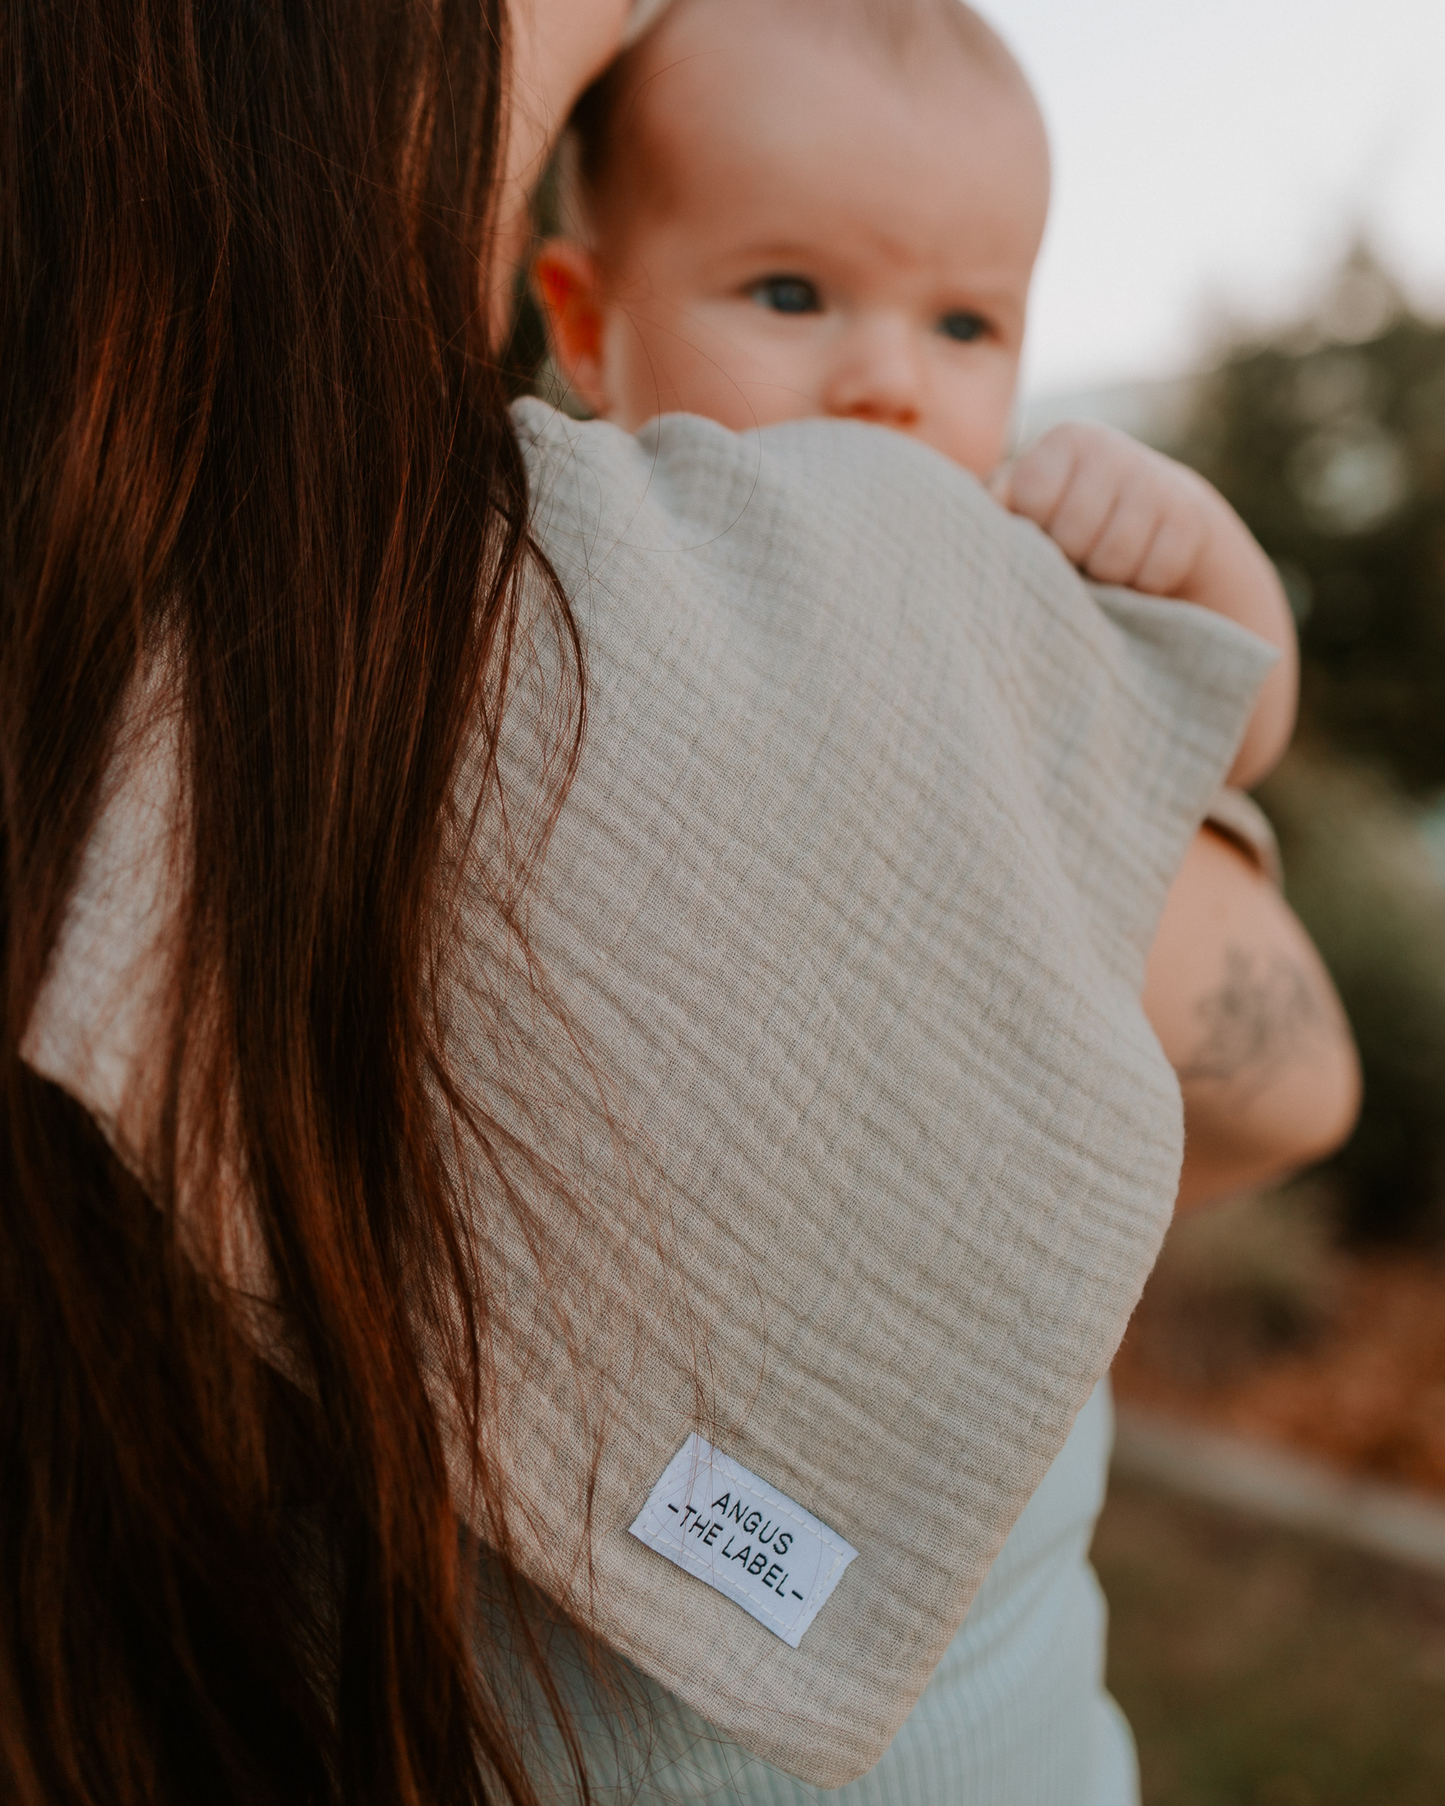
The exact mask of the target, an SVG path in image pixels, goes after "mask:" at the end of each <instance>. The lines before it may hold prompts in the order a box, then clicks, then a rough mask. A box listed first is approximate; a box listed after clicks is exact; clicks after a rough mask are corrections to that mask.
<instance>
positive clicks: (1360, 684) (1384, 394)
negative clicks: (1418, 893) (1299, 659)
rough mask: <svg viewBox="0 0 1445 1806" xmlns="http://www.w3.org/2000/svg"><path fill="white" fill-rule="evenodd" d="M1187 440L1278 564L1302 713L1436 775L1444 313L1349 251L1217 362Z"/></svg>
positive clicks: (1443, 773) (1444, 648)
mask: <svg viewBox="0 0 1445 1806" xmlns="http://www.w3.org/2000/svg"><path fill="white" fill-rule="evenodd" d="M1181 450H1182V455H1183V456H1184V458H1185V460H1186V461H1187V462H1188V463H1191V464H1193V465H1194V466H1195V467H1196V468H1197V469H1199V470H1201V471H1202V472H1203V473H1204V474H1205V475H1206V476H1207V477H1209V479H1210V480H1211V481H1212V482H1213V483H1215V484H1216V485H1217V487H1218V488H1220V489H1221V490H1222V491H1223V492H1224V494H1225V495H1226V496H1227V497H1228V498H1229V500H1230V501H1231V502H1232V503H1233V504H1234V506H1235V507H1236V508H1237V509H1238V510H1239V512H1240V513H1241V514H1242V515H1243V516H1244V518H1245V520H1246V521H1247V522H1248V523H1249V525H1250V527H1251V528H1252V529H1253V530H1254V532H1255V534H1256V536H1257V537H1258V538H1259V540H1260V542H1261V544H1262V545H1263V546H1264V548H1265V550H1266V551H1267V552H1268V553H1269V554H1270V556H1271V557H1272V558H1273V559H1275V561H1276V563H1277V564H1278V565H1279V566H1280V569H1281V572H1282V574H1283V575H1284V577H1285V580H1286V586H1287V587H1288V589H1289V590H1290V592H1291V599H1292V601H1293V602H1294V604H1295V607H1296V611H1297V614H1298V616H1299V620H1300V639H1301V651H1302V653H1303V656H1304V694H1303V699H1302V701H1303V715H1304V719H1305V721H1306V723H1307V724H1309V725H1310V726H1311V727H1313V728H1314V729H1315V730H1317V731H1318V732H1319V733H1321V734H1323V735H1324V736H1326V737H1327V738H1328V740H1329V741H1330V742H1331V744H1333V745H1334V746H1335V747H1336V748H1338V749H1339V750H1341V751H1348V752H1351V753H1354V754H1357V755H1362V756H1364V757H1367V758H1369V759H1379V760H1384V761H1385V762H1386V763H1387V764H1388V765H1389V767H1390V769H1391V770H1392V771H1393V773H1394V774H1395V776H1396V777H1397V779H1398V780H1399V781H1400V782H1401V783H1402V784H1404V785H1406V786H1408V787H1409V788H1411V789H1429V788H1433V787H1436V786H1439V785H1442V784H1445V326H1441V325H1437V324H1432V323H1429V322H1427V321H1424V320H1422V319H1420V318H1418V317H1416V316H1415V315H1413V314H1412V313H1411V312H1410V311H1409V309H1408V308H1407V307H1406V306H1405V304H1404V302H1403V300H1402V298H1401V296H1400V294H1399V292H1398V290H1397V289H1396V288H1395V287H1394V285H1393V284H1392V282H1391V281H1390V279H1389V277H1388V276H1387V275H1386V274H1385V273H1384V271H1383V270H1381V268H1380V267H1379V265H1378V264H1377V263H1376V262H1375V261H1374V260H1373V259H1372V258H1371V257H1370V255H1369V254H1368V253H1367V252H1365V251H1362V250H1357V251H1356V252H1354V253H1353V254H1352V255H1351V257H1350V258H1349V259H1348V260H1347V261H1346V263H1345V265H1344V267H1343V268H1342V270H1341V271H1340V273H1339V275H1338V277H1337V279H1336V282H1335V284H1334V286H1333V288H1332V290H1331V291H1330V293H1329V294H1328V295H1327V296H1326V298H1325V301H1324V303H1323V305H1322V306H1321V307H1320V309H1319V310H1318V312H1317V314H1316V315H1315V317H1314V318H1312V319H1311V320H1310V321H1308V322H1306V323H1305V324H1304V325H1303V326H1301V327H1299V328H1297V329H1296V330H1295V331H1293V332H1291V333H1288V334H1285V335H1282V336H1281V337H1279V338H1278V339H1276V340H1274V341H1273V342H1271V343H1268V344H1264V345H1250V346H1244V347H1241V348H1240V349H1238V350H1237V351H1235V352H1234V353H1233V354H1231V355H1230V356H1229V357H1227V358H1226V359H1225V360H1224V362H1223V363H1222V364H1221V366H1220V367H1219V369H1218V370H1217V372H1216V373H1215V375H1214V376H1213V377H1212V378H1211V379H1210V380H1209V381H1208V382H1206V383H1205V384H1204V385H1203V388H1202V390H1201V393H1200V397H1199V405H1198V407H1197V410H1196V413H1195V418H1194V420H1193V422H1192V424H1191V426H1190V429H1189V431H1188V433H1187V436H1186V440H1185V443H1184V445H1183V447H1182V448H1181Z"/></svg>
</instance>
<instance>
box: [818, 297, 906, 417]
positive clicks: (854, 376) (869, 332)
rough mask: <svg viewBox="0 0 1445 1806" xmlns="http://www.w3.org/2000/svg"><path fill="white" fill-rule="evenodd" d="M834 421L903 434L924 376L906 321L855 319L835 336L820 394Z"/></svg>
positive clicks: (888, 318)
mask: <svg viewBox="0 0 1445 1806" xmlns="http://www.w3.org/2000/svg"><path fill="white" fill-rule="evenodd" d="M823 406H824V409H825V410H826V411H827V412H828V413H829V414H831V415H833V416H835V417H836V418H838V419H847V420H872V421H876V422H877V423H878V424H879V425H880V426H892V427H899V428H902V429H903V430H904V431H907V430H908V429H909V428H910V427H913V426H916V425H917V424H918V421H919V418H920V417H921V414H922V409H923V372H922V369H921V365H920V359H919V355H918V349H917V346H916V345H915V343H914V335H913V331H912V329H911V326H910V324H909V323H908V322H907V321H904V320H900V319H895V318H892V317H887V316H884V317H874V318H870V319H863V320H859V321H857V322H856V323H855V324H854V325H852V326H851V327H850V329H849V330H848V331H847V332H846V333H845V334H844V335H843V336H842V337H841V338H840V340H839V341H838V344H837V346H836V355H835V357H834V359H833V362H832V365H831V368H830V369H829V372H828V377H827V381H826V383H825V385H824V392H823Z"/></svg>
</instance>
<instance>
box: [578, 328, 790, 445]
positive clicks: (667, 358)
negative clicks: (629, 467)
mask: <svg viewBox="0 0 1445 1806" xmlns="http://www.w3.org/2000/svg"><path fill="white" fill-rule="evenodd" d="M753 314H757V315H758V316H759V317H760V319H761V317H762V310H761V309H755V308H753V307H751V306H750V305H747V306H739V307H736V308H728V309H717V310H713V311H708V310H702V309H698V310H690V309H673V310H668V311H667V312H666V313H664V312H663V311H662V310H655V311H652V312H644V311H643V310H641V309H638V310H635V311H634V312H633V313H632V314H631V316H630V317H629V318H628V319H627V320H626V321H625V322H623V323H621V329H620V330H618V331H617V332H616V334H615V335H613V336H615V341H616V343H615V350H613V353H612V357H611V360H610V368H609V382H608V389H609V394H610V395H611V397H612V398H613V407H612V409H611V411H610V418H612V419H614V420H616V421H617V422H618V423H619V424H620V425H624V426H628V427H637V426H640V425H641V424H642V423H643V421H645V420H650V419H651V418H652V416H653V415H654V414H662V413H686V414H701V415H703V416H704V417H705V418H707V419H709V420H715V421H717V422H718V424H719V425H720V426H725V427H729V428H731V429H732V430H733V431H734V432H745V431H747V430H748V429H749V428H751V427H756V426H767V425H770V424H772V423H774V422H777V421H783V420H796V419H799V418H802V417H805V416H808V415H812V414H816V413H818V412H820V409H819V407H818V406H817V403H816V401H815V400H814V399H813V398H812V397H811V393H810V386H809V381H808V374H807V370H806V367H805V360H804V359H802V358H800V357H798V356H796V355H790V354H789V350H788V348H787V347H786V346H779V345H778V344H777V343H776V342H775V341H773V340H772V339H771V338H770V335H769V334H768V333H767V332H766V330H765V329H760V327H759V325H758V324H756V323H755V322H754V321H753V320H752V319H751V318H750V317H749V316H750V315H753Z"/></svg>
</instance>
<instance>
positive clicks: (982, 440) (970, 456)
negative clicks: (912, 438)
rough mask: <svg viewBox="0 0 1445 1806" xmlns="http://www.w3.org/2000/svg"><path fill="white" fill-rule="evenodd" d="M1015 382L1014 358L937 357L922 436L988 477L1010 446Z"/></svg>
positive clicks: (945, 454)
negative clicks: (970, 358)
mask: <svg viewBox="0 0 1445 1806" xmlns="http://www.w3.org/2000/svg"><path fill="white" fill-rule="evenodd" d="M960 366H962V367H960ZM1017 386H1018V360H1017V359H1016V358H1012V357H1005V356H1003V355H1001V354H1000V355H998V356H993V355H990V354H988V353H986V352H983V353H980V355H979V356H978V358H977V359H976V360H974V361H972V362H970V363H966V364H965V363H964V360H962V359H952V358H950V359H944V358H940V359H938V360H937V362H936V364H935V367H934V370H933V372H932V374H931V380H930V384H929V396H928V406H927V408H926V410H925V413H924V418H923V420H922V422H921V423H920V431H919V434H918V437H919V438H921V439H923V440H924V442H925V443H926V444H928V445H931V446H933V447H934V449H935V450H937V451H941V452H942V453H943V454H944V456H945V457H947V458H951V459H952V460H953V462H954V463H955V464H960V465H962V466H963V468H964V469H965V470H969V471H972V472H973V474H974V475H975V476H976V477H987V476H988V475H989V474H990V473H991V472H992V471H994V470H996V469H997V468H998V466H999V465H1000V464H1001V463H1002V462H1003V460H1004V458H1005V457H1006V456H1007V455H1008V452H1009V449H1010V442H1011V438H1012V428H1013V410H1014V396H1015V392H1016V389H1017Z"/></svg>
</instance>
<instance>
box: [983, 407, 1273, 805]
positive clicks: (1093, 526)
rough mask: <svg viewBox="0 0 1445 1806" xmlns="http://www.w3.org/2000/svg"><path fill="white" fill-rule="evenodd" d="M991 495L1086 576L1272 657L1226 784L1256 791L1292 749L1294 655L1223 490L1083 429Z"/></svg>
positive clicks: (1048, 440) (1253, 550)
mask: <svg viewBox="0 0 1445 1806" xmlns="http://www.w3.org/2000/svg"><path fill="white" fill-rule="evenodd" d="M992 487H993V491H994V494H995V495H996V496H997V497H998V499H999V500H1000V501H1001V502H1003V503H1004V505H1005V506H1006V507H1008V508H1011V509H1012V510H1013V511H1014V512H1015V513H1016V514H1022V515H1025V516H1026V517H1027V518H1028V519H1029V520H1032V521H1034V522H1035V523H1036V524H1037V525H1038V526H1040V527H1042V528H1043V529H1044V531H1045V532H1046V533H1047V534H1048V535H1049V537H1050V538H1051V539H1052V540H1054V542H1055V543H1056V544H1057V545H1058V546H1059V548H1060V549H1061V550H1062V551H1063V552H1065V553H1066V554H1067V555H1068V557H1069V558H1070V559H1071V560H1072V561H1073V562H1074V563H1075V564H1076V565H1077V566H1078V567H1079V569H1080V570H1081V571H1083V572H1084V573H1085V575H1086V576H1089V577H1093V578H1094V579H1095V580H1096V581H1098V582H1100V583H1117V584H1121V585H1122V586H1124V587H1125V588H1127V589H1137V590H1143V591H1144V592H1145V593H1146V594H1148V595H1153V596H1169V597H1172V598H1174V599H1175V600H1176V601H1180V602H1194V603H1197V604H1198V606H1199V607H1201V608H1208V609H1212V610H1213V611H1214V612H1215V613H1216V614H1222V615H1228V616H1229V618H1230V619H1231V620H1234V621H1238V622H1239V624H1240V626H1242V627H1247V628H1249V629H1250V631H1251V632H1253V633H1257V634H1258V635H1259V636H1260V638H1261V639H1264V640H1268V641H1269V643H1270V644H1271V645H1272V646H1277V647H1278V648H1279V652H1280V658H1279V663H1278V664H1277V665H1276V666H1275V668H1274V670H1273V671H1272V672H1271V673H1270V675H1269V676H1268V678H1266V680H1265V683H1264V687H1263V689H1262V690H1261V691H1260V696H1259V702H1258V704H1257V705H1256V707H1255V711H1254V714H1253V716H1252V717H1251V718H1250V722H1249V725H1248V727H1247V728H1246V729H1245V733H1244V738H1243V740H1242V741H1241V743H1240V748H1239V752H1238V755H1237V756H1236V758H1235V762H1234V766H1233V769H1232V770H1231V772H1230V774H1229V782H1230V783H1231V784H1235V785H1238V786H1239V787H1240V788H1241V789H1248V788H1249V787H1250V785H1252V784H1257V783H1258V782H1259V781H1260V779H1261V778H1262V777H1264V775H1265V774H1266V773H1267V772H1268V771H1269V770H1271V768H1272V767H1273V766H1274V764H1275V762H1276V760H1277V759H1278V758H1279V756H1280V754H1281V753H1282V752H1283V751H1284V749H1285V747H1286V746H1287V745H1288V744H1289V737H1290V734H1291V732H1292V730H1293V727H1294V714H1295V699H1296V694H1297V690H1298V684H1299V659H1298V650H1297V647H1296V643H1295V632H1294V622H1293V621H1292V620H1291V618H1290V612H1289V604H1288V603H1287V602H1286V600H1285V595H1284V590H1283V588H1282V587H1281V585H1280V581H1279V578H1278V576H1277V575H1276V574H1275V569H1274V566H1273V565H1272V564H1271V563H1270V561H1269V559H1268V558H1267V557H1266V556H1265V554H1264V552H1263V550H1262V549H1261V547H1260V545H1259V543H1258V541H1257V540H1256V539H1255V538H1254V535H1253V534H1252V533H1251V532H1250V531H1249V529H1248V528H1247V527H1246V526H1245V524H1244V522H1243V521H1242V520H1241V519H1240V518H1239V516H1238V515H1237V514H1236V513H1235V512H1234V510H1233V509H1232V508H1231V507H1230V505H1229V503H1228V502H1226V501H1225V499H1224V497H1223V496H1222V495H1220V493H1219V491H1218V490H1217V489H1215V488H1214V487H1213V486H1212V485H1211V484H1209V483H1207V482H1205V480H1204V478H1203V477H1201V476H1199V475H1197V474H1196V473H1195V472H1194V471H1192V470H1188V469H1186V468H1185V466H1184V465H1182V464H1176V463H1175V462H1174V460H1173V459H1172V458H1166V457H1164V456H1163V455H1162V454H1161V453H1159V452H1156V451H1151V450H1150V449H1149V448H1148V447H1147V446H1145V445H1141V444H1139V442H1138V440H1136V439H1130V438H1129V437H1127V435H1125V434H1124V433H1119V432H1115V431H1114V430H1113V428H1112V427H1106V426H1098V425H1093V424H1086V423H1083V422H1079V423H1075V424H1071V425H1066V426H1057V427H1055V428H1053V430H1052V431H1051V432H1048V433H1045V435H1044V436H1043V438H1042V439H1040V440H1039V441H1038V443H1037V444H1036V445H1033V446H1031V447H1030V448H1029V450H1028V451H1026V452H1025V453H1024V454H1023V455H1022V457H1020V458H1019V459H1018V460H1017V461H1016V462H1015V463H1013V464H1012V465H1008V466H1005V467H1004V469H1003V470H1001V471H1000V472H999V473H998V475H997V476H996V477H995V479H994V482H993V485H992Z"/></svg>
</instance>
